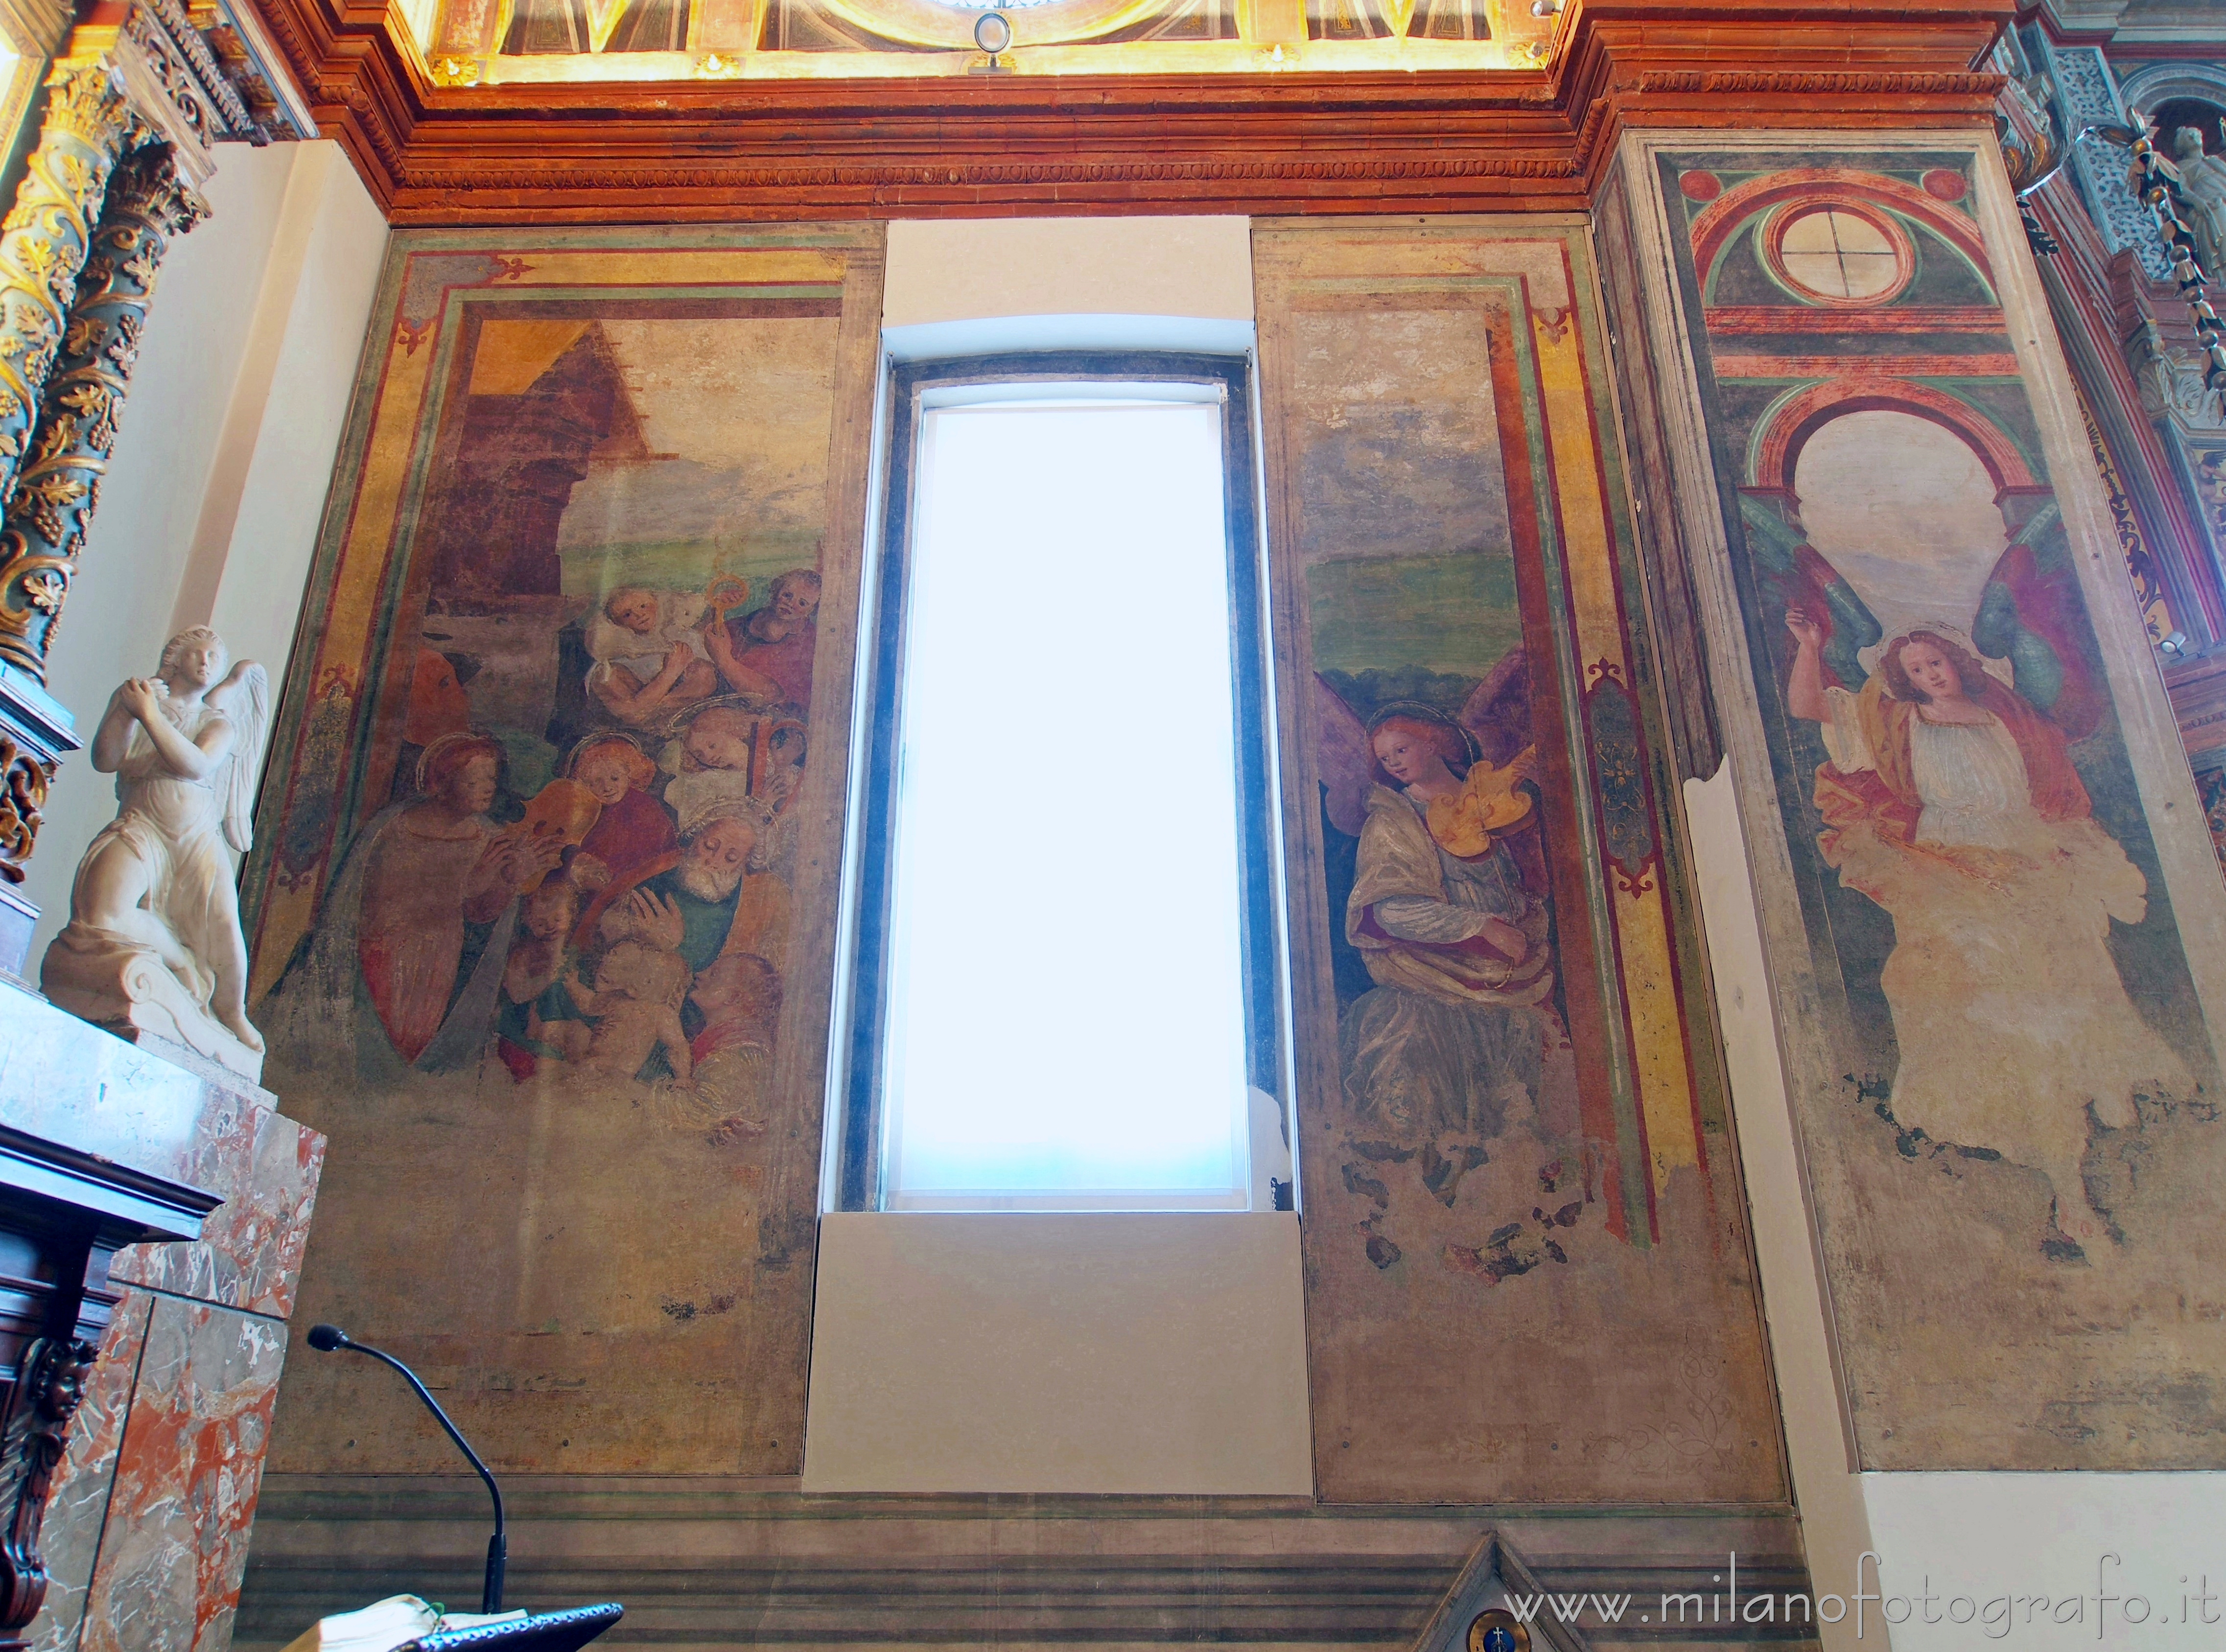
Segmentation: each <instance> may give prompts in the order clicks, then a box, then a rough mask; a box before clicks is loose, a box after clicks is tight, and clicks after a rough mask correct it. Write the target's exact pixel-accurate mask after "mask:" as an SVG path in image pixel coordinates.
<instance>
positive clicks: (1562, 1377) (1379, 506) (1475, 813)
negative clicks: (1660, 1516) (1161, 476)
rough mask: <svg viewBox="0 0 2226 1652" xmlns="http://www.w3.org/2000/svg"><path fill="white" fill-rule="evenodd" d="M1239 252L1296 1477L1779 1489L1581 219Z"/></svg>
mask: <svg viewBox="0 0 2226 1652" xmlns="http://www.w3.org/2000/svg"><path fill="white" fill-rule="evenodd" d="M1254 253H1255V261H1256V280H1257V285H1258V293H1259V304H1260V326H1261V349H1262V378H1263V396H1262V402H1263V406H1264V407H1265V408H1266V409H1267V410H1268V413H1267V429H1268V469H1269V524H1270V543H1271V545H1273V546H1274V547H1275V548H1276V550H1275V555H1276V563H1275V571H1276V575H1277V584H1278V587H1279V590H1280V593H1281V600H1282V603H1283V605H1284V606H1283V613H1282V626H1283V635H1282V660H1283V667H1282V669H1283V671H1284V675H1285V681H1286V683H1287V684H1289V683H1297V684H1301V685H1303V686H1302V689H1301V691H1300V692H1299V693H1298V694H1297V695H1296V696H1293V695H1292V693H1291V692H1290V690H1289V689H1288V688H1287V690H1286V701H1287V705H1288V704H1289V702H1291V701H1292V700H1293V698H1294V697H1295V699H1296V702H1297V703H1296V706H1295V708H1294V709H1295V710H1296V712H1297V716H1296V719H1295V722H1294V725H1292V726H1288V727H1287V728H1286V730H1285V742H1286V753H1287V757H1286V765H1285V772H1286V776H1287V788H1288V789H1287V793H1286V797H1287V804H1286V808H1287V820H1288V823H1289V824H1288V828H1287V831H1288V839H1289V841H1290V842H1291V843H1292V844H1293V845H1294V849H1293V862H1294V864H1293V868H1292V871H1293V901H1294V951H1295V954H1296V956H1295V958H1294V981H1295V982H1296V983H1297V986H1296V993H1297V1007H1298V1015H1299V1022H1300V1061H1301V1083H1300V1096H1301V1104H1300V1105H1301V1115H1300V1143H1301V1153H1302V1155H1303V1159H1304V1164H1303V1172H1304V1186H1305V1197H1306V1210H1307V1223H1306V1229H1305V1247H1306V1256H1307V1278H1308V1282H1309V1295H1308V1301H1307V1326H1308V1336H1309V1339H1310V1344H1311V1347H1310V1358H1311V1361H1312V1366H1313V1405H1314V1445H1315V1459H1316V1476H1317V1484H1318V1487H1319V1489H1320V1494H1321V1495H1322V1496H1325V1497H1326V1498H1329V1499H1332V1500H1338V1501H1343V1500H1359V1501H1367V1500H1408V1499H1411V1500H1418V1501H1420V1500H1438V1501H1454V1502H1482V1501H1487V1500H1539V1501H1570V1502H1575V1501H1583V1500H1587V1499H1594V1498H1619V1499H1620V1498H1638V1499H1650V1498H1667V1499H1676V1500H1680V1501H1683V1500H1694V1501H1724V1502H1769V1501H1772V1500H1776V1499H1779V1498H1782V1497H1784V1496H1785V1495H1786V1494H1785V1489H1784V1476H1783V1471H1782V1468H1781V1465H1780V1460H1779V1454H1778V1423H1777V1419H1776V1415H1775V1412H1774V1408H1773V1406H1772V1403H1771V1397H1770V1387H1769V1380H1768V1374H1767V1368H1766V1363H1765V1356H1764V1352H1763V1344H1762V1336H1761V1325H1760V1316H1759V1306H1758V1303H1757V1299H1756V1296H1755V1291H1754V1284H1753V1274H1752V1262H1751V1260H1750V1255H1749V1249H1748V1242H1747V1236H1746V1224H1745V1198H1744V1194H1743V1192H1742V1191H1741V1190H1740V1188H1739V1181H1738V1174H1737V1169H1736V1162H1735V1154H1734V1153H1733V1147H1732V1143H1731V1139H1730V1134H1729V1130H1728V1127H1727V1121H1726V1119H1725V1116H1724V1109H1723V1103H1722V1099H1721V1083H1720V1077H1719V1076H1718V1074H1717V1072H1716V1070H1715V1067H1714V1057H1713V1055H1712V1053H1711V1052H1710V1046H1709V1036H1708V1032H1707V1030H1706V1029H1707V1028H1708V1010H1707V1006H1706V1001H1705V999H1704V998H1701V997H1699V996H1698V995H1697V994H1698V992H1699V982H1700V975H1699V972H1698V963H1697V951H1696V949H1695V946H1694V944H1693V936H1694V933H1695V923H1696V918H1695V913H1694V911H1693V908H1692V905H1691V901H1690V899H1689V893H1688V892H1687V891H1686V889H1685V887H1684V884H1683V881H1682V872H1681V869H1680V868H1681V865H1682V862H1681V861H1680V860H1679V857H1678V855H1676V852H1675V850H1674V848H1673V847H1672V845H1671V844H1670V842H1669V839H1668V837H1667V836H1666V832H1665V825H1664V820H1663V813H1662V810H1663V804H1664V801H1665V797H1664V790H1663V788H1664V786H1665V785H1666V781H1665V778H1664V775H1665V771H1664V770H1663V768H1662V766H1661V763H1660V760H1659V758H1658V753H1660V752H1661V750H1662V749H1663V747H1662V740H1661V736H1660V732H1659V718H1658V714H1657V706H1656V704H1655V701H1654V697H1653V692H1652V685H1651V678H1650V665H1649V664H1648V661H1647V658H1646V655H1645V653H1644V647H1643V642H1642V636H1643V614H1644V606H1643V598H1642V596H1641V594H1640V592H1639V589H1638V584H1637V575H1636V571H1635V564H1634V562H1633V559H1632V553H1631V542H1630V537H1629V531H1628V524H1627V522H1626V520H1625V517H1624V514H1623V508H1624V507H1623V506H1622V505H1621V503H1620V499H1621V498H1622V493H1621V488H1622V482H1621V480H1620V477H1619V473H1618V467H1619V457H1618V454H1617V449H1616V447H1615V444H1614V441H1613V438H1612V435H1611V434H1610V430H1609V427H1608V426H1607V425H1606V423H1605V415H1604V408H1605V401H1606V397H1605V391H1604V390H1603V389H1601V388H1600V387H1601V386H1602V385H1603V384H1604V382H1605V381H1604V378H1603V372H1604V364H1603V361H1602V359H1601V355H1600V346H1601V328H1600V319H1599V312H1598V308H1597V305H1596V303H1595V301H1594V299H1593V292H1592V288H1591V285H1590V283H1591V281H1592V276H1591V272H1590V270H1589V267H1588V264H1587V257H1586V253H1585V251H1584V244H1583V240H1582V238H1581V236H1580V235H1578V234H1576V233H1575V232H1569V231H1565V230H1557V229H1539V228H1534V227H1529V226H1505V227H1494V228H1486V227H1484V226H1479V225H1476V224H1472V223H1462V222H1459V221H1451V222H1447V223H1444V224H1441V225H1432V226H1416V225H1400V226H1383V227H1363V226H1357V225H1354V224H1351V223H1349V222H1348V223H1344V224H1339V225H1336V226H1329V225H1313V224H1308V225H1288V226H1263V227H1262V228H1261V229H1260V230H1258V231H1257V232H1256V235H1255V241H1254Z"/></svg>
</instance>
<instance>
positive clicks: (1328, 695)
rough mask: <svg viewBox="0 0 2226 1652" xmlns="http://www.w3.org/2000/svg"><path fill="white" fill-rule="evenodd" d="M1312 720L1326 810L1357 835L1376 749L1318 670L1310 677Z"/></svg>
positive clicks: (1365, 808) (1365, 813)
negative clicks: (1318, 734) (1318, 741)
mask: <svg viewBox="0 0 2226 1652" xmlns="http://www.w3.org/2000/svg"><path fill="white" fill-rule="evenodd" d="M1314 722H1315V724H1316V726H1317V727H1318V728H1320V730H1321V745H1320V748H1319V751H1318V753H1317V754H1318V756H1319V758H1320V772H1321V781H1322V791H1323V793H1324V796H1323V799H1322V802H1323V806H1324V807H1325V808H1326V809H1327V810H1329V818H1330V823H1331V824H1332V825H1333V826H1335V827H1336V828H1337V829H1338V830H1339V831H1341V832H1343V833H1345V835H1346V836H1349V837H1358V836H1360V828H1361V825H1362V823H1364V822H1365V821H1366V820H1367V818H1368V788H1369V787H1370V786H1371V785H1373V784H1374V778H1373V777H1374V774H1375V772H1376V753H1374V752H1372V751H1371V750H1370V749H1369V746H1368V728H1367V726H1366V725H1365V724H1364V723H1363V722H1362V721H1360V719H1359V718H1358V717H1357V716H1355V715H1353V712H1352V708H1351V706H1349V705H1347V704H1345V701H1344V700H1343V698H1342V697H1340V696H1339V694H1338V692H1337V690H1336V689H1332V687H1330V685H1329V684H1328V683H1325V682H1323V681H1322V679H1321V677H1320V674H1319V673H1317V674H1316V675H1315V677H1314Z"/></svg>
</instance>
